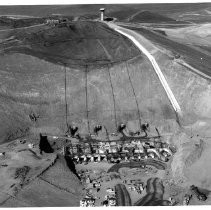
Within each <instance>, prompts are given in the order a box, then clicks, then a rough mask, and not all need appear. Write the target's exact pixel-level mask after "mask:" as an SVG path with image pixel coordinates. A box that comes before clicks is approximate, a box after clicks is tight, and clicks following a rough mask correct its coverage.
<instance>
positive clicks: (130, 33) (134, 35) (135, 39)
mask: <svg viewBox="0 0 211 210" xmlns="http://www.w3.org/2000/svg"><path fill="white" fill-rule="evenodd" d="M108 25H109V27H111V28H113V29H114V30H115V31H117V32H118V33H120V34H122V35H124V36H126V37H127V38H129V39H130V40H131V41H132V42H133V43H134V44H135V45H136V46H137V47H138V48H139V50H140V51H141V52H142V53H144V54H145V55H146V56H147V58H148V59H149V61H150V62H151V64H152V66H153V68H154V70H155V72H156V74H157V76H158V78H159V80H160V82H161V84H162V86H163V88H164V90H165V92H166V94H167V96H168V98H169V100H170V102H171V104H172V106H173V108H174V110H175V111H176V112H177V113H178V114H179V115H180V116H181V115H182V111H181V108H180V105H179V103H178V102H177V100H176V98H175V96H174V94H173V92H172V90H171V88H170V87H169V85H168V83H167V81H166V79H165V77H164V75H163V73H162V71H161V69H160V67H159V65H158V64H157V62H156V60H155V58H154V57H153V56H152V55H151V54H150V52H149V51H148V50H147V49H146V48H145V47H144V46H143V45H142V44H141V43H140V41H139V40H140V39H141V38H142V36H141V35H139V34H138V33H136V32H134V31H132V30H129V29H126V28H123V27H120V26H117V25H115V24H110V23H109V24H108Z"/></svg>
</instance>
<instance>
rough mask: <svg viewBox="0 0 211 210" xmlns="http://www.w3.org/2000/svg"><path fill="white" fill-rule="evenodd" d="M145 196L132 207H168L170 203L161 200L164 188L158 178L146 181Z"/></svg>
mask: <svg viewBox="0 0 211 210" xmlns="http://www.w3.org/2000/svg"><path fill="white" fill-rule="evenodd" d="M146 192H147V195H145V196H144V197H143V198H141V199H140V200H138V201H137V202H136V203H135V204H134V206H169V205H170V202H169V201H167V200H163V194H164V186H163V183H162V180H161V179H159V178H150V179H148V181H147V188H146Z"/></svg>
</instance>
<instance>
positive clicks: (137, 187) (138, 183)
mask: <svg viewBox="0 0 211 210" xmlns="http://www.w3.org/2000/svg"><path fill="white" fill-rule="evenodd" d="M128 182H129V181H127V180H125V181H124V183H125V184H127V185H128V186H129V190H130V191H136V192H137V193H138V194H141V193H142V192H143V190H144V188H145V187H146V186H145V185H144V182H142V180H130V183H128Z"/></svg>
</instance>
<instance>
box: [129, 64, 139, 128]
mask: <svg viewBox="0 0 211 210" xmlns="http://www.w3.org/2000/svg"><path fill="white" fill-rule="evenodd" d="M125 66H126V69H127V75H128V79H129V82H130V85H131V88H132V91H133V95H134V98H135V102H136V106H137V114H138V120H139V127H140V129H141V113H140V110H139V104H138V99H137V96H136V93H135V89H134V86H133V83H132V80H131V77H130V73H129V69H128V62H127V61H126V62H125Z"/></svg>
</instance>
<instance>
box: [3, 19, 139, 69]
mask: <svg viewBox="0 0 211 210" xmlns="http://www.w3.org/2000/svg"><path fill="white" fill-rule="evenodd" d="M11 35H12V34H11ZM14 36H15V39H16V40H18V41H19V42H20V44H19V45H16V46H14V43H12V46H11V47H9V46H8V49H6V50H5V52H7V53H11V52H14V51H15V52H20V53H23V54H28V55H32V56H35V57H38V58H40V59H44V60H46V61H50V62H52V63H56V64H57V63H62V64H63V65H67V66H68V65H69V66H71V65H77V64H78V65H79V66H81V65H89V64H92V65H97V64H109V63H111V62H114V63H115V62H121V61H124V60H128V59H130V58H133V57H135V56H137V55H138V54H140V52H139V51H138V50H137V48H136V47H135V46H134V45H133V44H132V43H131V42H130V41H129V40H128V39H126V38H125V37H122V36H121V35H119V34H118V33H117V32H115V31H113V30H112V29H110V28H108V26H106V25H105V24H103V23H100V22H94V21H75V22H70V23H68V24H67V25H63V26H62V25H58V26H57V27H47V28H45V29H40V30H37V31H34V32H27V33H26V31H25V30H21V31H19V32H15V33H14Z"/></svg>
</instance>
